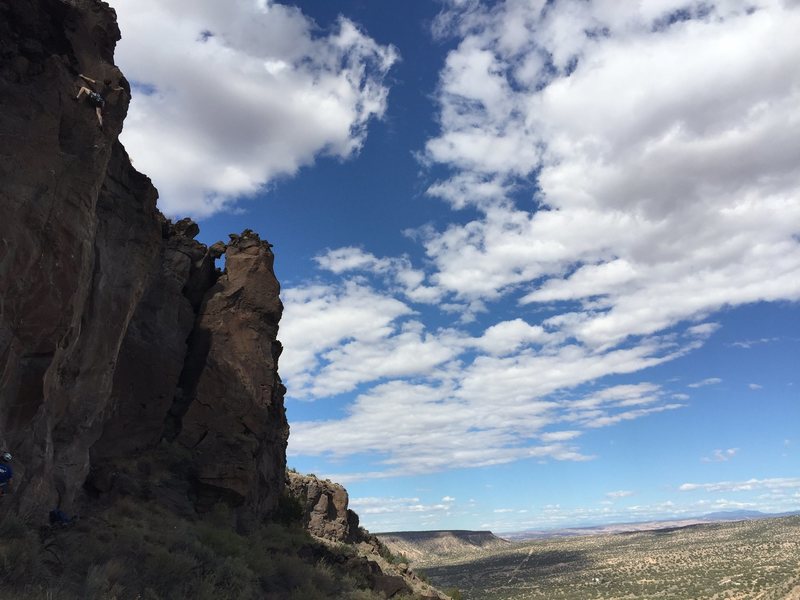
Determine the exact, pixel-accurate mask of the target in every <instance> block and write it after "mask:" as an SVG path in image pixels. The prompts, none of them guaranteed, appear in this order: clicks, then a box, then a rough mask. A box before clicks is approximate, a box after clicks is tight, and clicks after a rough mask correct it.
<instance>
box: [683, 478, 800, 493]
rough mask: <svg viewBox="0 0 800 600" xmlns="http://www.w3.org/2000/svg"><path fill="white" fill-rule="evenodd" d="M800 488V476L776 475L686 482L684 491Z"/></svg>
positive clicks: (743, 490)
mask: <svg viewBox="0 0 800 600" xmlns="http://www.w3.org/2000/svg"><path fill="white" fill-rule="evenodd" d="M794 488H800V478H797V477H774V478H771V479H748V480H746V481H720V482H717V483H684V484H682V485H681V486H680V487H679V488H678V489H679V490H680V491H682V492H693V491H697V490H702V491H706V492H745V491H752V490H760V489H767V490H776V489H794Z"/></svg>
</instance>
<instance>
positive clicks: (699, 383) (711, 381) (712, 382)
mask: <svg viewBox="0 0 800 600" xmlns="http://www.w3.org/2000/svg"><path fill="white" fill-rule="evenodd" d="M718 383H722V379H720V378H719V377H709V378H708V379H703V380H701V381H695V382H694V383H690V384H689V385H687V386H686V387H690V388H699V387H705V386H707V385H717V384H718Z"/></svg>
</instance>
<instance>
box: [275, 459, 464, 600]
mask: <svg viewBox="0 0 800 600" xmlns="http://www.w3.org/2000/svg"><path fill="white" fill-rule="evenodd" d="M286 493H287V494H288V495H289V496H290V497H292V498H294V499H295V500H296V501H297V502H299V504H300V506H301V508H302V522H303V525H304V526H305V528H306V529H307V530H308V532H309V533H311V534H312V535H314V536H316V537H318V538H321V539H322V540H326V541H327V542H329V543H333V544H334V545H335V544H341V543H349V544H352V545H353V547H354V548H355V550H356V556H355V557H354V558H352V559H351V561H352V563H353V564H352V565H351V567H350V568H354V569H358V570H360V571H362V572H364V573H366V574H367V579H368V581H369V585H370V588H371V589H372V590H373V591H375V592H378V593H379V594H381V595H382V596H383V597H384V598H395V597H407V595H408V594H411V595H412V596H413V597H414V598H420V599H423V600H447V599H448V598H449V596H446V595H445V594H442V593H441V592H440V591H438V590H437V589H435V588H433V587H431V586H430V585H429V584H428V583H427V582H425V581H424V580H423V579H422V578H421V577H419V576H418V575H417V574H416V573H415V572H414V571H413V570H412V569H411V568H410V567H409V566H408V564H405V563H400V562H397V561H396V557H394V556H393V555H392V553H391V552H390V551H389V549H388V548H387V547H386V546H385V545H384V544H383V542H382V541H381V540H380V539H379V538H378V537H377V536H375V535H372V534H370V533H369V532H368V531H367V530H365V529H363V528H361V527H359V524H358V515H357V514H356V513H355V512H353V511H352V510H350V509H349V508H348V507H347V505H348V502H349V498H348V494H347V490H346V489H345V488H344V487H342V486H341V485H339V484H338V483H333V482H332V481H329V480H327V479H319V478H318V477H316V476H315V475H303V474H301V473H297V472H295V471H292V470H289V471H287V472H286Z"/></svg>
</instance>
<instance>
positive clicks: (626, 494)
mask: <svg viewBox="0 0 800 600" xmlns="http://www.w3.org/2000/svg"><path fill="white" fill-rule="evenodd" d="M629 496H633V492H632V491H630V490H618V491H616V492H608V493H607V494H606V497H608V498H614V499H617V498H628V497H629Z"/></svg>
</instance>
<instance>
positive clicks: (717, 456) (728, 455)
mask: <svg viewBox="0 0 800 600" xmlns="http://www.w3.org/2000/svg"><path fill="white" fill-rule="evenodd" d="M737 452H739V449H738V448H728V449H727V450H714V452H713V453H712V454H711V456H704V457H703V458H702V459H701V460H702V461H703V462H727V461H729V460H730V459H732V458H733V457H734V456H736V453H737Z"/></svg>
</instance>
